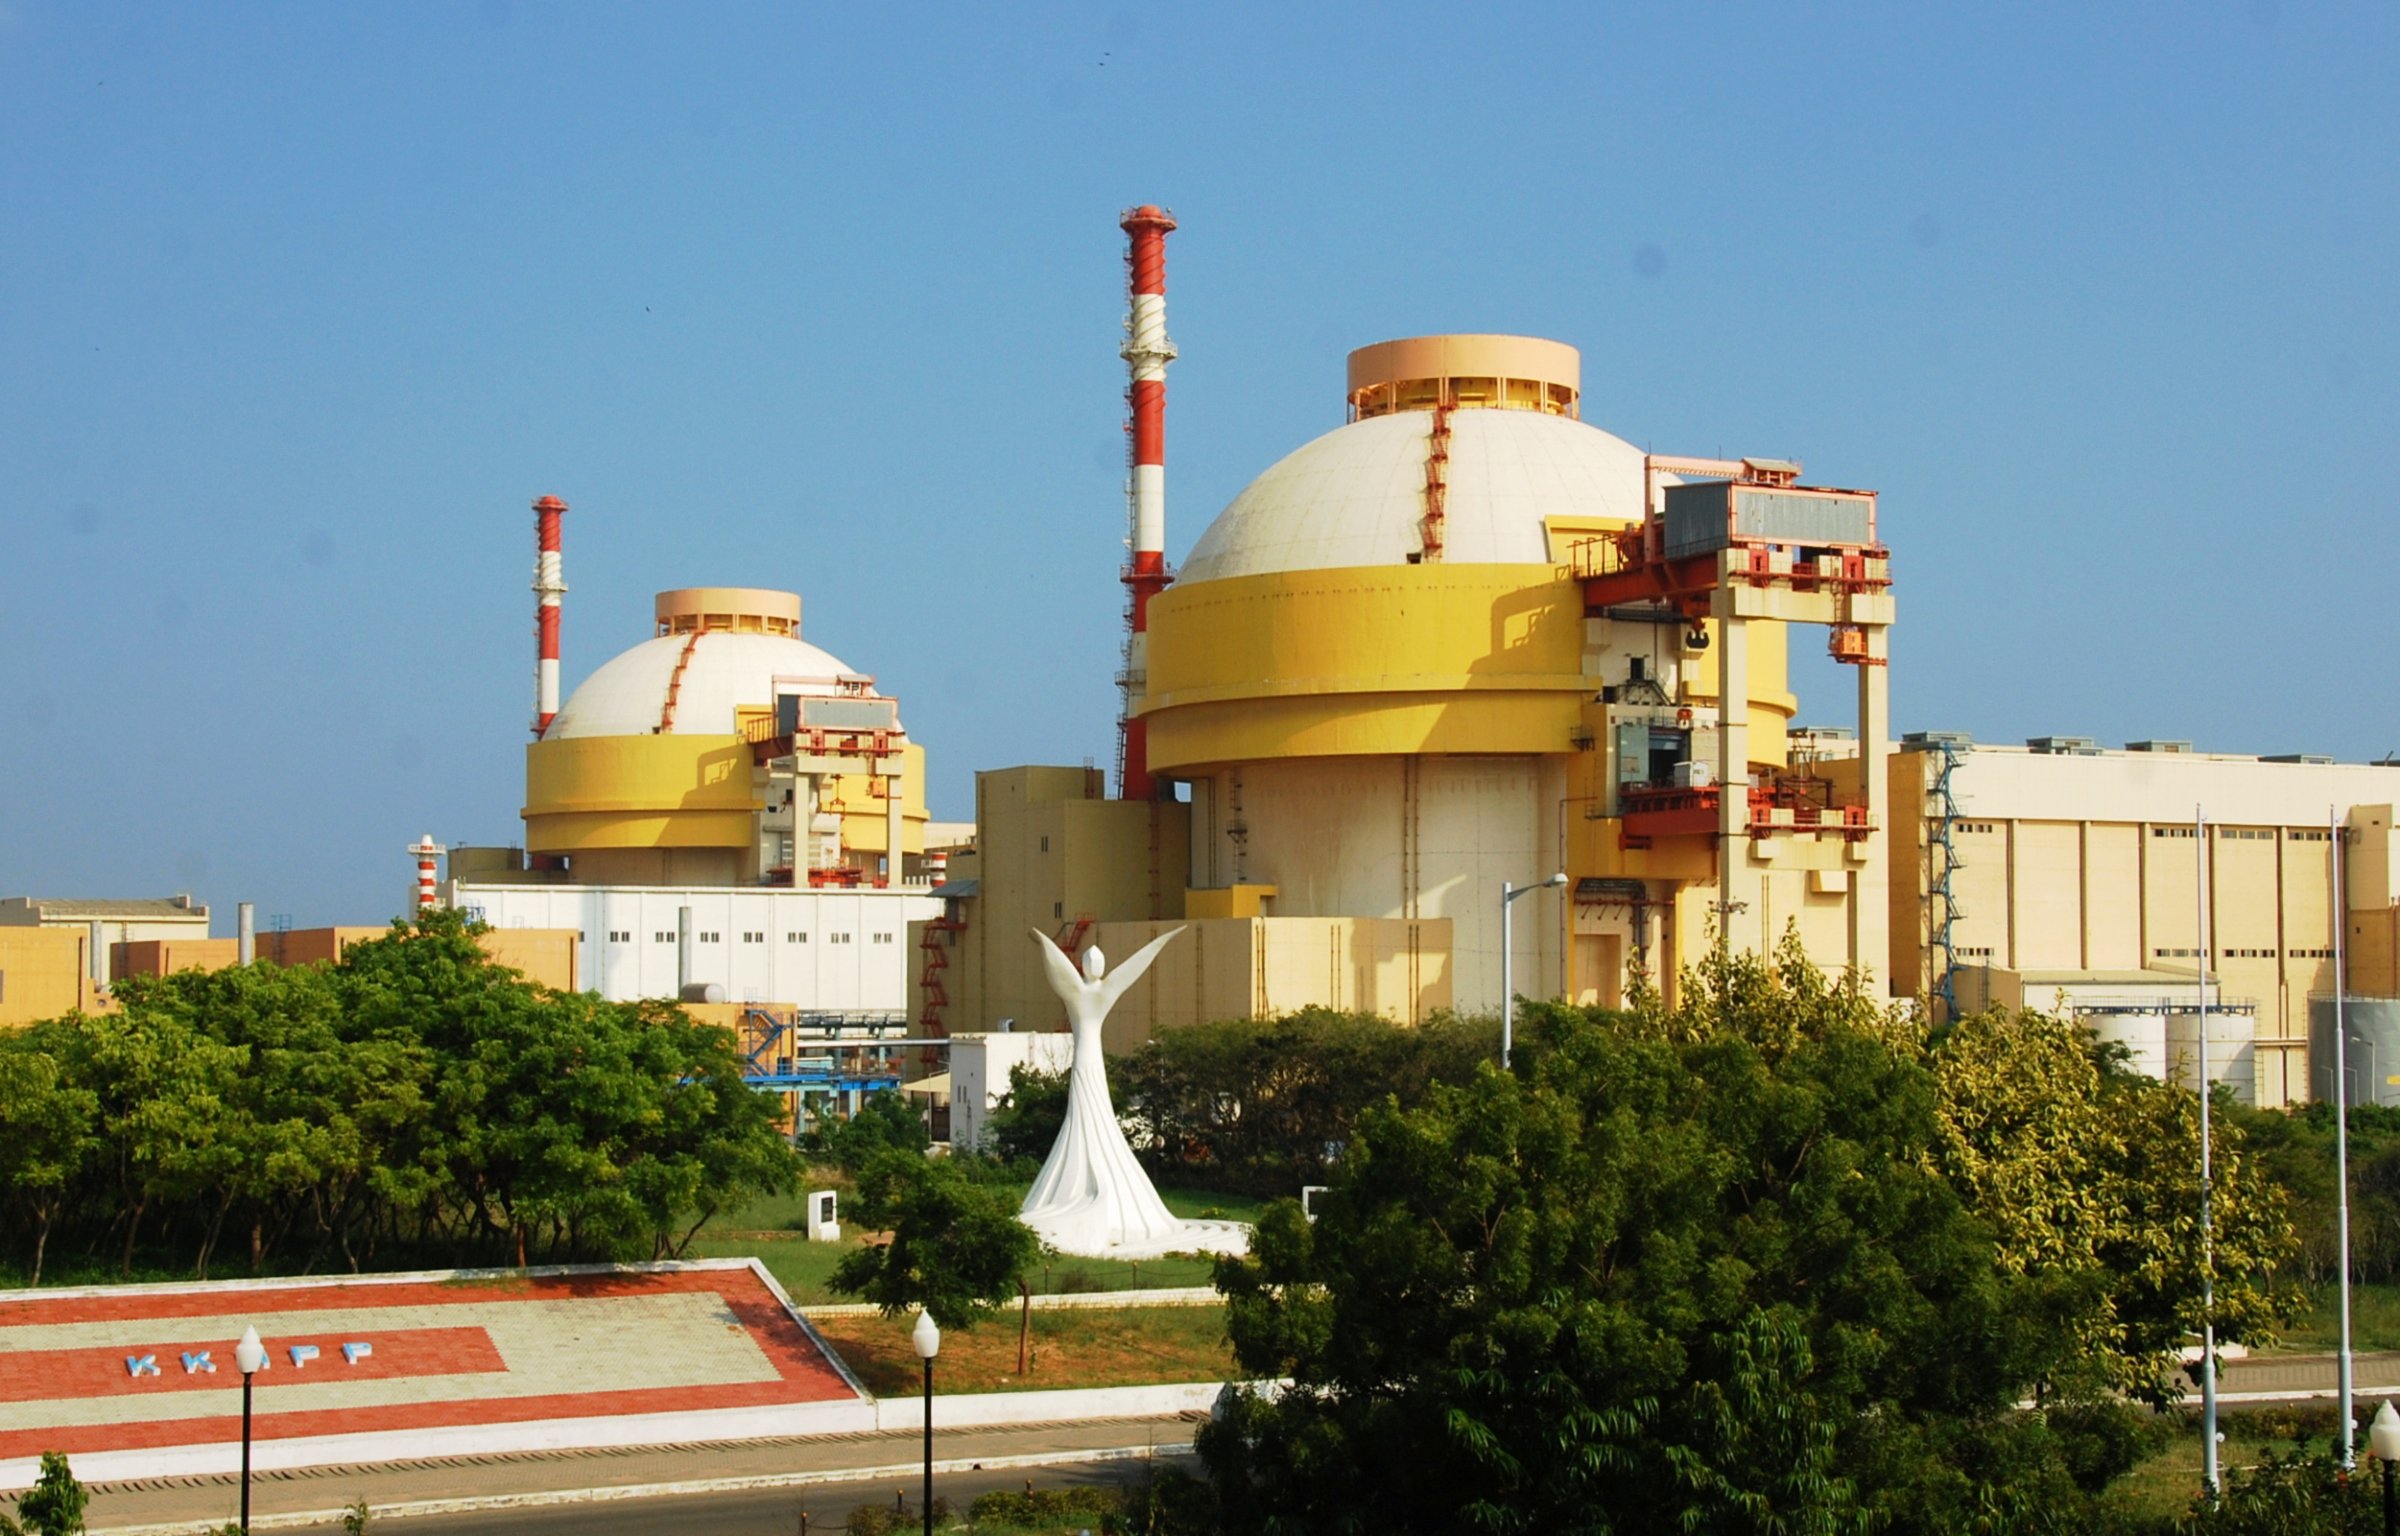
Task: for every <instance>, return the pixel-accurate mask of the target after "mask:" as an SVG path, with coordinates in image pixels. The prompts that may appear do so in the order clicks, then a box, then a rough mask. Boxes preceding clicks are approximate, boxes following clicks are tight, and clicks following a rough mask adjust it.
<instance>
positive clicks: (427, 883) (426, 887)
mask: <svg viewBox="0 0 2400 1536" xmlns="http://www.w3.org/2000/svg"><path fill="white" fill-rule="evenodd" d="M408 851H409V852H410V853H413V854H415V855H416V858H417V900H416V911H417V915H418V916H420V917H422V916H424V915H425V914H426V913H428V912H430V911H432V910H433V909H434V907H435V906H437V905H438V904H439V898H440V892H439V889H438V882H436V881H435V879H434V870H435V869H436V867H437V866H438V863H439V861H440V859H441V857H442V855H443V854H445V853H447V852H449V851H450V850H449V849H447V848H444V847H443V846H442V845H441V844H439V843H437V842H435V841H434V840H433V834H432V833H430V832H428V833H426V834H425V835H424V836H423V837H420V838H418V839H417V840H416V841H415V842H413V843H411V844H409V845H408Z"/></svg>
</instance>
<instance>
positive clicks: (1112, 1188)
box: [1017, 928, 1249, 1259]
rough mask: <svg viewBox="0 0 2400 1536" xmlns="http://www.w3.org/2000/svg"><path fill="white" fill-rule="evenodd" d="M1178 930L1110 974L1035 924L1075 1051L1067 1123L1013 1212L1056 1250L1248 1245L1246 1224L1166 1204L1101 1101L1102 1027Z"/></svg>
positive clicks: (1122, 1254) (1095, 958)
mask: <svg viewBox="0 0 2400 1536" xmlns="http://www.w3.org/2000/svg"><path fill="white" fill-rule="evenodd" d="M1181 932H1183V930H1182V929H1181V928H1171V929H1169V930H1168V931H1167V932H1165V933H1162V934H1160V935H1159V936H1158V937H1157V938H1155V939H1152V940H1151V941H1150V942H1149V943H1147V944H1145V945H1143V946H1142V947H1141V948H1140V949H1137V950H1135V951H1134V952H1133V956H1132V958H1130V959H1128V960H1127V961H1126V962H1125V963H1124V964H1122V965H1120V966H1118V967H1117V968H1116V969H1115V970H1113V971H1112V970H1109V969H1108V961H1107V958H1106V957H1105V956H1103V955H1102V954H1101V953H1100V951H1099V950H1098V949H1097V948H1092V949H1087V950H1085V951H1084V952H1083V970H1082V972H1081V973H1080V974H1078V973H1077V971H1076V969H1075V967H1074V966H1073V965H1072V964H1070V963H1069V962H1068V960H1067V957H1066V956H1065V955H1064V954H1063V953H1061V952H1060V950H1059V947H1058V945H1057V944H1055V943H1054V942H1052V941H1051V939H1050V938H1049V936H1048V935H1046V934H1044V933H1043V932H1041V931H1040V930H1039V929H1035V930H1033V940H1034V943H1036V944H1037V945H1039V946H1040V947H1041V952H1042V966H1043V969H1044V970H1045V971H1047V972H1048V974H1049V980H1050V989H1051V990H1052V991H1054V992H1056V993H1057V994H1058V1000H1059V1001H1060V1002H1061V1003H1063V1004H1065V1005H1066V1010H1067V1022H1068V1024H1069V1025H1070V1026H1071V1027H1072V1029H1073V1030H1074V1034H1075V1057H1074V1064H1073V1066H1072V1067H1071V1069H1070V1072H1069V1076H1068V1081H1067V1118H1066V1121H1065V1123H1064V1124H1063V1125H1061V1126H1060V1127H1059V1132H1058V1140H1057V1142H1056V1143H1055V1144H1053V1145H1052V1147H1051V1148H1050V1157H1049V1160H1048V1161H1047V1162H1045V1163H1043V1164H1042V1172H1041V1176H1040V1177H1039V1178H1037V1179H1035V1180H1034V1181H1033V1188H1032V1189H1031V1190H1030V1191H1028V1192H1027V1194H1026V1196H1025V1204H1024V1205H1023V1206H1022V1207H1021V1208H1019V1210H1018V1212H1017V1219H1018V1220H1020V1221H1022V1222H1024V1223H1025V1225H1027V1226H1029V1227H1031V1228H1033V1230H1034V1231H1035V1232H1037V1233H1039V1234H1040V1235H1041V1237H1042V1239H1043V1241H1045V1242H1047V1243H1049V1244H1050V1246H1051V1247H1053V1248H1056V1249H1057V1250H1059V1252H1061V1253H1072V1254H1081V1255H1084V1256H1086V1257H1092V1258H1126V1259H1139V1258H1152V1257H1156V1256H1158V1255H1161V1254H1167V1253H1191V1252H1203V1251H1206V1252H1226V1253H1238V1252H1241V1251H1243V1250H1244V1249H1246V1248H1247V1247H1248V1245H1249V1229H1248V1228H1247V1227H1244V1226H1242V1225H1240V1224H1238V1223H1234V1222H1221V1221H1182V1220H1178V1219H1177V1218H1176V1217H1175V1216H1174V1215H1173V1213H1171V1212H1169V1211H1168V1209H1167V1206H1166V1202H1165V1201H1163V1200H1161V1199H1159V1198H1158V1191H1157V1189H1156V1188H1155V1187H1153V1186H1152V1185H1151V1183H1150V1175H1149V1174H1148V1173H1146V1172H1144V1171H1143V1169H1142V1165H1141V1164H1140V1163H1138V1162H1136V1161H1135V1160H1134V1156H1133V1148H1132V1147H1131V1146H1129V1145H1127V1144H1126V1141H1125V1132H1124V1130H1123V1129H1122V1128H1120V1127H1119V1126H1118V1124H1117V1115H1116V1110H1115V1108H1114V1107H1113V1106H1112V1105H1111V1104H1110V1102H1109V1097H1108V1064H1107V1060H1106V1058H1105V1056H1104V1055H1103V1054H1102V1051H1101V1046H1100V1026H1101V1024H1102V1022H1103V1021H1105V1020H1106V1019H1107V1017H1108V1011H1109V1009H1110V1008H1112V1007H1114V1006H1115V1005H1116V1002H1117V999H1119V998H1120V997H1123V996H1124V995H1125V993H1126V992H1127V991H1129V990H1130V989H1131V988H1132V986H1133V984H1134V983H1135V982H1136V981H1139V980H1140V979H1141V977H1142V973H1143V972H1144V971H1146V970H1148V969H1149V968H1150V962H1151V961H1153V960H1155V959H1157V958H1158V952H1159V951H1160V950H1162V949H1164V948H1166V947H1167V943H1168V941H1169V940H1171V939H1173V938H1174V937H1175V936H1176V935H1177V934H1179V933H1181Z"/></svg>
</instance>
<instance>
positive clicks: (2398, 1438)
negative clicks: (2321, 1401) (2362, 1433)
mask: <svg viewBox="0 0 2400 1536" xmlns="http://www.w3.org/2000/svg"><path fill="white" fill-rule="evenodd" d="M2367 1448H2368V1449H2369V1450H2372V1451H2373V1452H2374V1453H2375V1459H2376V1460H2377V1461H2380V1462H2382V1463H2383V1536H2400V1493H2395V1492H2394V1490H2393V1488H2392V1463H2393V1462H2395V1461H2400V1413H2395V1412H2393V1411H2392V1402H2391V1399H2390V1398H2388V1397H2387V1398H2385V1399H2384V1402H2383V1406H2382V1407H2380V1408H2378V1409H2376V1410H2375V1422H2374V1423H2372V1424H2369V1425H2368V1426H2367Z"/></svg>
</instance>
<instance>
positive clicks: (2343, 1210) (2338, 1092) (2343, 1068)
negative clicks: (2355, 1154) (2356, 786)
mask: <svg viewBox="0 0 2400 1536" xmlns="http://www.w3.org/2000/svg"><path fill="white" fill-rule="evenodd" d="M2325 820H2326V825H2327V828H2328V830H2329V831H2330V832H2331V834H2332V839H2333V1177H2334V1189H2335V1190H2336V1192H2337V1193H2336V1195H2335V1199H2334V1206H2333V1211H2334V1217H2333V1230H2334V1245H2335V1248H2336V1251H2337V1253H2338V1254H2339V1259H2340V1263H2341V1266H2342V1347H2341V1353H2340V1354H2339V1355H2338V1356H2337V1357H2336V1358H2337V1366H2336V1374H2337V1376H2338V1378H2339V1382H2340V1388H2339V1394H2338V1395H2339V1396H2340V1398H2341V1418H2342V1466H2343V1467H2344V1468H2345V1469H2347V1468H2350V1467H2353V1466H2356V1465H2357V1451H2356V1449H2355V1448H2354V1447H2353V1445H2352V1444H2351V1442H2352V1440H2353V1439H2354V1438H2355V1437H2356V1435H2357V1432H2358V1426H2357V1422H2356V1420H2355V1419H2354V1418H2353V1417H2352V1403H2351V1390H2352V1386H2353V1379H2352V1371H2353V1359H2352V1356H2351V1353H2350V1037H2349V1034H2348V1032H2347V1031H2346V1030H2345V1029H2344V1028H2343V1024H2344V1020H2343V1017H2342V1013H2343V1010H2342V993H2343V990H2344V989H2343V985H2342V930H2343V928H2344V927H2346V926H2347V923H2346V918H2347V916H2348V909H2347V907H2346V905H2345V903H2344V899H2343V892H2342V820H2341V815H2340V813H2339V812H2337V811H2336V810H2334V808H2333V807H2331V806H2327V807H2326V808H2325Z"/></svg>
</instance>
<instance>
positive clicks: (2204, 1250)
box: [2192, 807, 2217, 1499]
mask: <svg viewBox="0 0 2400 1536" xmlns="http://www.w3.org/2000/svg"><path fill="white" fill-rule="evenodd" d="M2192 847H2193V850H2194V852H2193V862H2194V864H2195V866H2196V868H2197V870H2198V872H2199V876H2200V878H2199V880H2198V881H2197V882H2196V883H2197V885H2198V887H2199V899H2200V965H2199V975H2200V1480H2201V1483H2202V1484H2203V1485H2204V1487H2205V1489H2206V1491H2207V1495H2208V1497H2210V1498H2212V1499H2213V1498H2215V1497H2216V1496H2217V1278H2216V1270H2217V1260H2216V1230H2215V1228H2214V1227H2213V1226H2212V1225H2211V1224H2210V1212H2209V1204H2210V1200H2209V1196H2210V1188H2209V1186H2210V1181H2211V1179H2212V1178H2213V1177H2214V1174H2213V1170H2212V1169H2211V1167H2210V1163H2209V1147H2208V1100H2209V1092H2208V1088H2209V1083H2208V961H2209V953H2208V951H2209V943H2208V862H2209V861H2208V812H2207V811H2206V809H2204V808H2201V807H2194V808H2193V812H2192Z"/></svg>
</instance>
